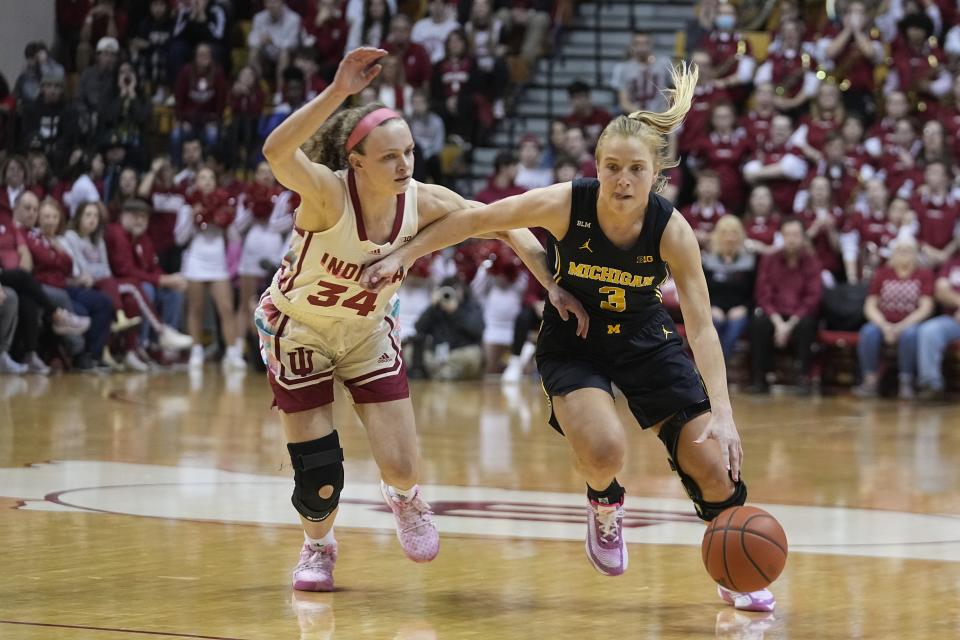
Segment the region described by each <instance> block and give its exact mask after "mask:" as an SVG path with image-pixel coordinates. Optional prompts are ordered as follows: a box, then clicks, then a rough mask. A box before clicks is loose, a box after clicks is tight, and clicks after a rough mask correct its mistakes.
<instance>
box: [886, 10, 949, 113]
mask: <svg viewBox="0 0 960 640" xmlns="http://www.w3.org/2000/svg"><path fill="white" fill-rule="evenodd" d="M900 31H901V34H902V35H901V36H900V37H898V38H897V39H896V40H894V41H893V45H892V46H891V53H890V55H891V59H892V62H893V63H892V64H891V66H890V72H889V73H888V74H887V80H886V83H885V84H884V87H883V90H884V91H885V92H888V91H895V90H900V91H904V92H906V94H907V95H909V96H913V99H914V100H916V101H917V107H921V105H922V107H923V109H924V110H925V109H926V106H927V105H928V104H931V105H932V104H935V103H936V102H937V101H938V100H939V99H940V98H941V97H942V96H944V95H946V94H947V93H949V91H950V85H951V83H952V81H953V79H952V78H951V77H950V72H949V70H948V69H947V65H946V62H947V59H946V56H944V55H943V50H942V49H940V47H939V46H937V44H936V40H933V41H932V42H931V38H930V37H931V36H932V35H933V21H931V20H930V17H929V16H927V15H926V14H923V13H911V14H909V15H907V16H906V17H905V18H903V20H901V21H900Z"/></svg>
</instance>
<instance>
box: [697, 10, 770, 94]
mask: <svg viewBox="0 0 960 640" xmlns="http://www.w3.org/2000/svg"><path fill="white" fill-rule="evenodd" d="M713 24H714V30H713V31H711V32H710V33H709V35H707V37H706V38H704V39H703V42H702V43H700V46H701V47H702V48H703V49H704V50H705V51H706V52H707V53H708V54H709V55H710V62H711V63H712V65H713V69H714V72H715V76H714V77H716V79H717V85H718V86H719V87H721V88H723V89H726V90H727V91H729V92H730V94H731V97H732V98H733V100H734V102H737V103H739V102H741V101H745V100H746V98H747V97H748V95H749V93H748V86H749V84H750V83H751V82H752V81H753V74H754V72H755V71H756V69H757V60H756V58H754V57H753V50H752V48H751V46H750V43H749V42H748V41H747V39H746V38H744V37H743V34H742V33H740V32H739V31H737V30H736V29H737V7H736V5H734V4H733V3H731V2H723V3H721V4H720V5H719V6H718V7H717V17H716V18H714V21H713Z"/></svg>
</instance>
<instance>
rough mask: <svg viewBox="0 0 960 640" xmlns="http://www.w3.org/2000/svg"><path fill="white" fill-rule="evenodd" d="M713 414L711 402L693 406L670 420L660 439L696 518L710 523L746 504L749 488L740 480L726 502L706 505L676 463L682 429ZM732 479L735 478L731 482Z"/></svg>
mask: <svg viewBox="0 0 960 640" xmlns="http://www.w3.org/2000/svg"><path fill="white" fill-rule="evenodd" d="M708 411H710V401H709V400H704V401H702V402H698V403H697V404H693V405H690V406H689V407H687V408H686V409H683V410H681V411H678V412H677V413H675V414H674V415H673V416H671V417H670V418H668V419H667V420H666V421H665V422H664V423H663V425H662V426H661V427H660V433H659V434H658V437H659V438H660V440H661V441H662V442H663V444H664V446H665V447H666V448H667V462H669V463H670V468H671V469H673V470H674V471H676V473H677V475H678V476H680V482H682V483H683V489H684V491H686V492H687V495H688V496H689V497H690V500H691V501H692V502H693V506H694V508H695V509H696V510H697V515H698V516H699V517H700V519H701V520H706V521H707V522H710V521H711V520H713V519H714V518H716V517H717V516H718V515H720V512H721V511H723V510H724V509H727V508H729V507H738V506H740V505H742V504H743V503H745V502H746V501H747V485H746V484H744V482H743V480H737V481H736V482H735V483H734V488H733V494H732V495H731V496H730V497H729V498H727V499H726V500H724V501H723V502H707V501H706V500H704V499H703V493H702V492H701V491H700V487H699V486H698V485H697V483H696V481H695V480H694V479H693V478H691V477H690V476H688V475H687V474H686V473H684V471H683V469H681V468H680V465H679V464H678V463H677V444H678V443H679V442H680V431H681V430H682V429H683V425H685V424H687V423H688V422H690V421H691V420H693V419H694V418H696V417H697V416H699V415H700V414H703V413H706V412H708ZM731 479H732V478H731Z"/></svg>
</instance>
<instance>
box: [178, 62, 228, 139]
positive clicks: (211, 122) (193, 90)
mask: <svg viewBox="0 0 960 640" xmlns="http://www.w3.org/2000/svg"><path fill="white" fill-rule="evenodd" d="M228 91H229V90H228V88H227V79H226V76H224V74H223V69H221V68H220V65H219V64H217V63H216V62H215V61H214V59H213V49H211V48H210V45H208V44H201V45H198V46H197V51H196V54H195V55H194V60H193V62H192V63H191V64H188V65H187V66H185V67H184V68H183V69H181V70H180V73H179V74H178V75H177V84H176V88H175V89H174V95H175V97H176V108H175V114H176V118H177V123H176V124H175V125H174V127H173V130H172V131H171V132H170V146H171V149H172V153H173V154H174V155H175V156H176V154H179V152H180V144H181V143H182V142H183V139H184V138H187V137H190V136H193V135H196V136H202V137H203V140H204V142H205V143H206V145H207V147H213V146H214V145H216V143H217V140H218V138H219V136H220V120H221V118H222V117H223V109H224V107H225V106H226V104H227V97H228Z"/></svg>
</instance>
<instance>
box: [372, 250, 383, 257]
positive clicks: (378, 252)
mask: <svg viewBox="0 0 960 640" xmlns="http://www.w3.org/2000/svg"><path fill="white" fill-rule="evenodd" d="M380 251H381V250H380V249H373V250H372V251H370V254H371V255H375V256H378V255H380Z"/></svg>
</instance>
